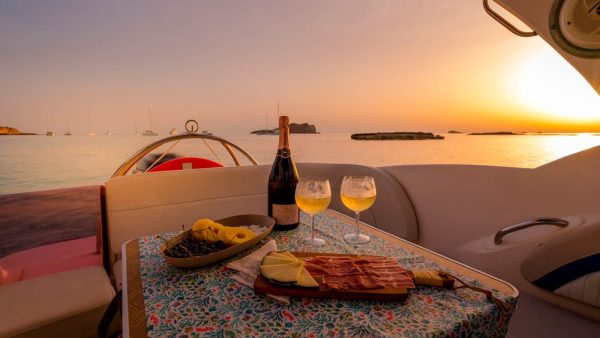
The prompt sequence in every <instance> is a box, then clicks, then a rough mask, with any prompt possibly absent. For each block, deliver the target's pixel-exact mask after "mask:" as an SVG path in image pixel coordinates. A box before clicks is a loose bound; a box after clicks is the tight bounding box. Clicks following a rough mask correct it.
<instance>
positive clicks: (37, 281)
mask: <svg viewBox="0 0 600 338" xmlns="http://www.w3.org/2000/svg"><path fill="white" fill-rule="evenodd" d="M114 295H115V291H114V289H113V288H112V286H111V284H110V280H109V279H108V276H107V274H106V272H105V271H104V269H103V268H102V267H98V266H94V267H87V268H82V269H77V270H70V271H67V272H62V273H57V274H52V275H47V276H44V277H40V278H34V279H28V280H24V281H21V282H17V283H13V284H9V285H4V286H1V287H0V304H2V306H0V337H7V336H14V335H19V336H23V337H36V336H40V337H50V336H53V337H93V336H94V334H95V331H96V327H97V325H98V323H99V321H100V318H101V316H102V313H103V311H104V308H105V307H106V306H107V305H108V303H110V301H111V300H112V298H113V296H114Z"/></svg>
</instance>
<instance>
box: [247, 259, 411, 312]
mask: <svg viewBox="0 0 600 338" xmlns="http://www.w3.org/2000/svg"><path fill="white" fill-rule="evenodd" d="M292 254H294V256H296V257H298V258H302V257H313V256H349V257H351V256H352V255H342V254H329V253H312V252H310V253H309V252H292ZM313 278H314V279H315V280H316V281H317V283H319V288H318V289H317V288H305V287H299V286H283V285H278V284H274V283H271V282H269V281H268V280H267V279H266V278H264V277H263V276H262V275H261V274H259V275H258V277H257V278H256V281H255V282H254V292H256V293H257V294H267V293H268V294H271V295H278V296H292V297H303V298H335V299H348V300H379V301H404V300H406V298H408V289H405V288H402V289H396V288H383V289H373V290H331V289H329V288H328V287H327V286H325V285H323V282H322V280H321V277H313Z"/></svg>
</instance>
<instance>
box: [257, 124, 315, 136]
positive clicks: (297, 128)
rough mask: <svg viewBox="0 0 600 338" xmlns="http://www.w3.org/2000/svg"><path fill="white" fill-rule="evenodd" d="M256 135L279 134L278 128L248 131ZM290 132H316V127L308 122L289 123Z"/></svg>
mask: <svg viewBox="0 0 600 338" xmlns="http://www.w3.org/2000/svg"><path fill="white" fill-rule="evenodd" d="M250 134H256V135H279V128H273V129H259V130H255V131H252V132H250ZM290 134H318V132H317V127H315V125H314V124H308V123H290Z"/></svg>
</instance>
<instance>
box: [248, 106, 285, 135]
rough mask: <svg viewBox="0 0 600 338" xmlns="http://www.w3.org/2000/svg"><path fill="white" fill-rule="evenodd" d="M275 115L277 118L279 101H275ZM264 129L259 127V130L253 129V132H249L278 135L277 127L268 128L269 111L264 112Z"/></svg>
mask: <svg viewBox="0 0 600 338" xmlns="http://www.w3.org/2000/svg"><path fill="white" fill-rule="evenodd" d="M277 116H278V119H279V101H277ZM265 126H266V128H265V129H261V130H255V131H253V132H251V134H255V135H279V129H278V128H274V129H271V128H269V113H265Z"/></svg>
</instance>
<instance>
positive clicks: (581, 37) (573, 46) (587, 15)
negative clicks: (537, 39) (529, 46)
mask: <svg viewBox="0 0 600 338" xmlns="http://www.w3.org/2000/svg"><path fill="white" fill-rule="evenodd" d="M550 34H551V35H552V38H553V39H554V41H555V42H556V43H557V44H558V46H559V47H560V48H562V49H563V50H565V51H566V52H568V53H570V54H573V55H576V56H580V57H585V58H597V57H600V0H555V1H554V3H553V4H552V9H551V10H550Z"/></svg>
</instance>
